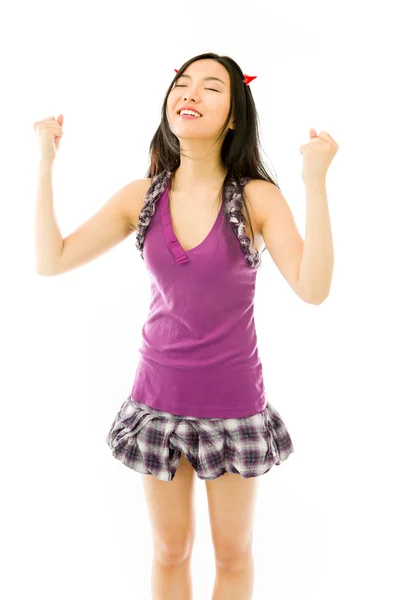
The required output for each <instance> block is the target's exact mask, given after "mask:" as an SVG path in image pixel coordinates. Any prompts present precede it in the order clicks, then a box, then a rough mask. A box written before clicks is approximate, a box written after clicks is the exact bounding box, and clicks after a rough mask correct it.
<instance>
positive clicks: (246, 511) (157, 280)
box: [35, 53, 321, 600]
mask: <svg viewBox="0 0 400 600" xmlns="http://www.w3.org/2000/svg"><path fill="white" fill-rule="evenodd" d="M250 79H251V78H250ZM248 83H249V79H248V77H247V76H244V75H243V72H242V71H241V69H240V67H239V66H238V65H237V63H236V62H235V61H234V60H232V59H231V58H229V57H226V56H224V57H221V56H219V55H217V54H211V53H208V54H202V55H199V56H196V57H194V58H192V59H190V60H188V61H187V62H186V63H185V64H184V65H183V66H182V67H181V69H180V70H179V71H178V72H177V74H176V76H175V77H174V79H173V81H172V83H171V86H170V87H169V89H168V91H167V94H166V97H165V100H164V104H163V107H162V119H161V123H160V126H159V127H158V129H157V131H156V133H155V135H154V137H153V140H152V142H151V146H150V154H151V165H150V168H149V171H148V173H147V174H146V178H145V179H142V180H136V181H133V182H131V183H129V184H128V185H127V186H125V187H123V188H122V189H121V190H120V191H119V192H117V193H116V194H115V195H114V196H113V197H112V198H111V199H110V200H109V201H108V202H107V204H106V205H105V206H104V207H103V208H102V209H101V210H100V211H99V212H98V213H97V214H95V215H94V216H93V217H92V218H91V219H89V220H88V221H87V222H86V223H84V224H83V225H82V226H81V227H80V228H78V229H77V230H76V231H74V232H73V233H72V234H70V235H69V236H68V237H66V238H65V239H64V240H63V239H62V238H61V235H60V232H59V229H58V226H57V223H56V222H55V220H54V214H53V211H52V196H51V184H50V174H51V168H50V165H51V163H52V160H54V156H55V152H56V150H57V149H58V146H59V143H60V139H61V136H62V125H63V117H62V115H60V117H59V118H58V119H57V120H55V119H54V117H52V118H49V119H44V120H43V121H41V122H38V123H36V124H35V128H36V129H37V131H38V133H39V137H40V143H41V148H42V159H41V168H40V188H39V195H38V209H37V272H38V273H39V274H43V275H56V274H60V273H65V272H66V271H69V270H71V269H74V268H76V267H78V266H80V265H83V264H85V263H87V262H88V261H90V260H93V259H94V258H95V257H98V256H100V255H101V254H103V253H104V252H105V251H106V250H109V249H111V248H112V247H114V246H115V245H116V244H117V243H119V242H121V241H122V240H124V239H125V238H126V237H127V236H128V235H130V233H132V232H133V231H135V232H136V234H137V235H136V246H137V248H138V250H139V251H140V253H141V256H142V258H143V259H144V261H145V264H146V268H147V269H148V270H149V273H150V275H151V278H152V284H151V290H152V299H151V304H150V310H149V314H148V318H147V320H146V322H145V324H144V326H143V330H142V333H143V338H142V344H141V347H140V349H139V352H140V358H139V362H138V366H137V370H136V375H135V379H134V383H133V387H132V389H131V392H130V394H129V396H128V398H127V399H126V401H125V402H124V403H123V404H122V406H121V408H120V410H119V412H118V414H117V415H116V417H115V419H114V421H113V423H112V426H111V428H110V431H109V433H108V435H107V438H106V441H107V443H108V444H109V446H110V448H111V450H112V454H113V456H115V457H116V458H117V459H118V460H120V461H122V462H123V463H124V464H125V465H126V466H128V467H129V468H131V469H133V470H134V471H137V472H139V473H141V474H142V478H143V486H144V493H145V497H146V501H147V505H148V510H149V517H150V519H151V526H152V531H153V541H154V559H153V570H152V581H151V587H152V594H153V596H152V597H153V598H157V599H161V598H163V599H165V600H166V599H167V598H173V599H174V600H183V599H184V600H189V598H191V597H192V583H191V576H190V561H191V555H192V549H193V543H194V538H195V515H194V489H195V475H197V477H198V478H199V479H201V480H205V486H206V491H207V498H208V504H209V512H210V523H211V531H212V541H213V545H214V549H215V564H216V582H215V588H214V595H213V598H216V599H217V598H218V599H220V598H230V599H233V598H235V599H237V600H239V599H243V600H244V599H246V600H248V599H249V598H250V597H251V594H252V590H253V579H254V565H253V556H252V539H253V528H254V514H255V506H256V493H257V482H258V478H259V477H260V476H261V475H264V474H265V473H267V472H268V471H269V470H270V469H271V468H272V467H273V466H274V465H279V464H281V462H282V461H284V460H286V459H287V457H288V456H289V455H290V454H291V453H292V452H293V451H294V449H293V444H292V440H291V438H290V435H289V433H288V431H287V429H286V427H285V424H284V422H283V420H282V418H281V416H280V414H279V413H278V411H277V410H276V409H274V408H273V406H272V405H271V403H270V402H269V401H268V399H267V398H266V394H265V387H264V381H263V369H262V364H261V361H260V357H259V353H258V347H257V335H256V330H255V324H254V316H253V299H254V292H255V283H256V276H257V272H258V269H259V267H260V266H261V253H262V252H263V251H264V250H265V249H266V248H268V251H269V252H270V254H271V256H272V258H273V260H274V261H275V263H276V265H277V266H278V268H279V269H280V271H281V272H282V274H283V276H284V277H285V278H286V280H287V281H288V283H289V285H290V286H291V287H292V289H293V290H294V292H295V293H296V294H297V295H298V296H299V297H300V298H302V299H303V300H304V301H305V302H310V303H315V304H319V303H320V301H321V299H320V298H316V297H315V296H313V295H311V292H310V291H309V290H308V289H306V288H305V287H304V286H302V284H301V283H300V282H299V276H298V275H299V267H300V262H301V258H302V251H303V240H302V238H301V237H300V234H299V232H298V230H297V227H296V224H295V222H294V219H293V216H292V213H291V211H290V209H289V206H288V204H287V203H286V201H285V199H284V198H283V196H282V194H281V192H280V188H279V186H278V184H277V183H276V182H275V181H274V180H273V179H272V177H271V176H270V175H269V174H268V173H267V171H266V169H265V168H264V166H263V164H262V162H261V159H260V153H259V140H258V129H257V113H256V108H255V105H254V101H253V97H252V93H251V91H250V87H249V85H248ZM53 141H54V143H53ZM246 200H247V201H246ZM243 208H245V212H244V211H243Z"/></svg>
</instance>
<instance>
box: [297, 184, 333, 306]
mask: <svg viewBox="0 0 400 600" xmlns="http://www.w3.org/2000/svg"><path fill="white" fill-rule="evenodd" d="M305 189H306V203H307V209H306V235H305V241H304V248H303V254H302V258H301V263H300V268H299V283H300V285H301V287H302V288H303V289H305V290H307V293H308V295H309V296H310V297H311V298H314V302H315V304H320V303H321V302H323V301H324V300H325V299H326V298H327V297H328V295H329V291H330V287H331V282H332V275H333V263H334V254H333V240H332V231H331V224H330V218H329V209H328V198H327V194H326V184H325V180H324V179H321V180H316V181H315V182H313V183H306V184H305Z"/></svg>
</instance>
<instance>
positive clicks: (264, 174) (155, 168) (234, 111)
mask: <svg viewBox="0 0 400 600" xmlns="http://www.w3.org/2000/svg"><path fill="white" fill-rule="evenodd" d="M203 59H213V60H216V61H217V62H219V63H220V64H221V65H223V66H224V67H225V68H226V69H227V71H228V73H229V77H230V82H231V103H230V109H229V114H228V116H227V118H226V121H225V123H224V125H223V127H222V129H221V133H220V136H219V137H218V139H217V140H216V142H218V141H219V140H220V139H221V138H222V137H223V136H224V135H225V134H226V135H225V138H224V141H223V144H222V148H221V159H222V162H223V163H224V165H225V166H226V168H227V169H228V172H227V175H226V178H225V180H224V182H223V185H222V194H223V196H222V197H223V198H225V201H224V212H225V214H226V215H227V217H228V220H229V221H230V222H231V224H232V229H233V230H234V232H235V234H236V236H237V238H238V239H239V241H240V243H241V247H242V250H243V252H244V253H245V254H246V257H247V260H248V262H249V263H250V265H251V266H253V267H256V268H257V267H259V266H260V265H261V256H260V253H259V252H258V251H257V250H255V249H252V248H251V246H250V240H249V238H248V237H247V236H246V234H245V230H244V218H243V213H242V204H244V206H245V209H246V214H247V217H248V221H249V224H250V230H251V233H252V240H253V243H254V231H253V227H252V224H251V219H250V214H249V211H248V208H247V204H246V201H245V197H244V196H245V193H244V189H243V187H244V185H245V184H246V183H247V182H248V181H249V180H250V179H263V180H265V181H269V182H270V183H273V184H274V185H275V186H276V187H277V188H278V189H279V190H280V187H279V185H278V183H277V180H276V181H275V180H274V179H273V178H272V177H271V175H270V174H269V173H268V171H267V169H266V167H265V166H264V164H263V162H262V160H261V158H260V148H261V143H260V140H259V135H258V114H257V110H256V107H255V103H254V99H253V95H252V92H251V89H250V85H246V84H245V83H244V74H243V72H242V70H241V69H240V67H239V65H238V64H237V63H236V62H235V61H234V60H233V59H232V58H230V57H229V56H220V55H218V54H214V53H212V52H207V53H205V54H199V55H198V56H195V57H194V58H191V59H189V60H188V61H187V62H186V63H184V64H183V65H182V67H181V68H180V69H179V70H178V72H177V73H176V75H175V77H174V79H173V80H172V82H171V84H170V86H169V88H168V90H167V93H166V95H165V99H164V102H163V105H162V109H161V123H160V125H159V127H158V129H157V131H156V132H155V134H154V136H153V139H152V140H151V143H150V150H149V155H150V167H149V169H148V171H147V173H146V175H145V177H146V178H149V177H151V178H152V183H151V185H150V188H149V189H148V191H147V194H146V199H145V203H144V206H143V208H142V210H141V212H140V215H139V224H138V229H137V238H136V246H137V248H138V249H139V250H140V252H141V256H142V258H143V244H144V237H145V231H146V229H147V226H148V224H149V222H150V219H151V217H152V215H153V214H154V211H155V203H156V201H157V200H158V198H159V197H160V196H161V194H162V192H163V191H164V189H165V187H166V185H168V180H169V178H170V177H171V175H173V173H174V171H175V170H176V169H177V168H178V167H179V164H180V154H181V151H180V145H179V140H178V138H177V137H176V135H175V134H174V133H173V132H172V131H171V129H170V126H169V123H168V119H167V112H166V107H167V100H168V96H169V94H170V92H171V90H172V88H173V87H174V84H175V82H176V80H177V79H178V77H179V76H180V75H181V73H183V72H184V71H185V69H187V67H188V66H189V65H190V64H192V63H193V62H195V61H197V60H203ZM232 116H233V117H234V120H235V130H232V129H228V132H227V133H226V131H227V127H228V125H229V122H230V120H231V118H232ZM264 250H265V248H264Z"/></svg>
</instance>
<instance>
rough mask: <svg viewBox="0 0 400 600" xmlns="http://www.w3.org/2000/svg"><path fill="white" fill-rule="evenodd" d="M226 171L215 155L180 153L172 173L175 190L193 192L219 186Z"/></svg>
mask: <svg viewBox="0 0 400 600" xmlns="http://www.w3.org/2000/svg"><path fill="white" fill-rule="evenodd" d="M227 173H228V168H227V167H226V166H225V165H224V164H223V163H222V162H221V161H216V160H215V157H210V156H207V157H200V158H198V157H196V158H194V157H186V156H182V155H181V162H180V165H179V167H178V168H177V169H176V171H174V173H173V174H172V182H171V183H172V186H173V188H174V190H175V192H178V193H179V192H182V193H187V192H195V191H196V190H197V191H199V190H205V189H215V188H218V189H219V188H220V187H221V186H222V183H223V181H224V179H225V177H226V174H227Z"/></svg>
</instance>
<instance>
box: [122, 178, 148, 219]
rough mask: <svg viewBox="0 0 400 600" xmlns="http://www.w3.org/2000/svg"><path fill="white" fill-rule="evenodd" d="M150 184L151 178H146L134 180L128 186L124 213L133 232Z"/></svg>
mask: <svg viewBox="0 0 400 600" xmlns="http://www.w3.org/2000/svg"><path fill="white" fill-rule="evenodd" d="M151 182H152V179H151V177H146V178H145V179H135V180H134V181H131V182H130V184H128V187H129V193H128V194H127V197H126V206H125V211H126V214H127V217H128V219H129V222H130V225H131V228H132V229H133V230H136V229H137V226H138V221H139V214H140V211H141V210H142V208H143V205H144V199H145V197H146V194H147V192H148V190H149V188H150V185H151Z"/></svg>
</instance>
